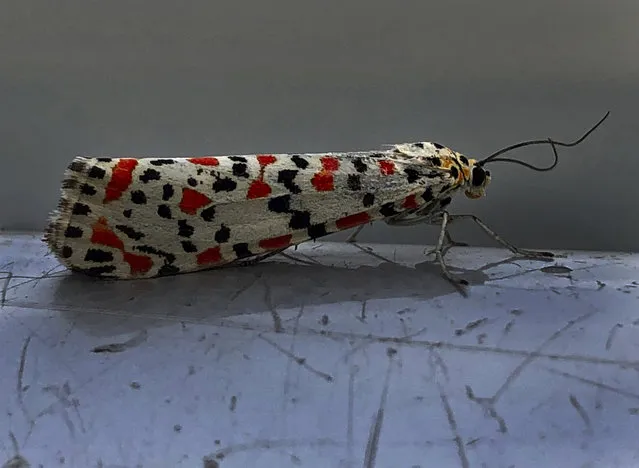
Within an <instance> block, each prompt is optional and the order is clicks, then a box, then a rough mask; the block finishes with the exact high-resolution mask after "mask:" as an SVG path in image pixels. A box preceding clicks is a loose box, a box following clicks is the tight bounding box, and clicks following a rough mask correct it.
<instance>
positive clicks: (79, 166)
mask: <svg viewBox="0 0 639 468" xmlns="http://www.w3.org/2000/svg"><path fill="white" fill-rule="evenodd" d="M86 167H87V163H85V162H83V161H72V162H71V164H69V166H68V169H69V170H70V171H73V172H82V171H84V169H85V168H86Z"/></svg>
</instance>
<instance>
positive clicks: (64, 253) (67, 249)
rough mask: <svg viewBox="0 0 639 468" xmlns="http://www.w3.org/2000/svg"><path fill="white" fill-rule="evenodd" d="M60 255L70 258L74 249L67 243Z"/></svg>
mask: <svg viewBox="0 0 639 468" xmlns="http://www.w3.org/2000/svg"><path fill="white" fill-rule="evenodd" d="M60 255H61V256H62V258H69V257H71V255H73V249H72V248H71V247H69V246H68V245H65V246H64V247H62V251H61V252H60Z"/></svg>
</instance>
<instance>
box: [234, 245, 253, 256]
mask: <svg viewBox="0 0 639 468" xmlns="http://www.w3.org/2000/svg"><path fill="white" fill-rule="evenodd" d="M233 252H235V255H236V257H237V258H246V257H252V256H253V255H254V254H253V252H251V251H250V250H249V248H248V244H247V243H246V242H241V243H239V244H233Z"/></svg>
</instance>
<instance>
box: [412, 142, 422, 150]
mask: <svg viewBox="0 0 639 468" xmlns="http://www.w3.org/2000/svg"><path fill="white" fill-rule="evenodd" d="M413 146H417V147H418V148H421V149H424V143H422V142H418V143H413Z"/></svg>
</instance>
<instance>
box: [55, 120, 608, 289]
mask: <svg viewBox="0 0 639 468" xmlns="http://www.w3.org/2000/svg"><path fill="white" fill-rule="evenodd" d="M607 116H608V114H606V116H605V117H604V118H603V119H602V120H601V121H600V122H599V123H598V124H597V125H596V126H595V127H593V128H592V129H591V130H590V131H589V132H588V133H587V134H586V135H584V136H583V137H582V138H581V139H579V140H578V141H576V142H573V143H561V142H557V141H554V140H550V139H548V140H536V141H530V142H524V143H519V144H517V145H513V146H511V147H508V148H506V149H504V150H501V151H499V152H497V153H495V154H494V155H492V156H489V157H488V158H485V159H484V160H482V161H476V160H474V159H469V158H467V157H466V156H464V155H462V154H460V153H458V152H456V151H453V150H452V149H450V148H447V147H445V146H442V145H439V144H437V143H429V142H417V143H402V144H397V145H392V146H390V147H389V148H388V149H385V150H382V151H362V152H344V153H311V154H256V155H238V156H204V157H190V158H168V159H167V158H164V159H156V158H141V159H134V158H87V157H77V158H75V159H74V160H73V161H72V162H71V164H70V165H69V166H68V168H67V171H66V174H65V178H64V182H63V184H62V196H61V200H60V203H59V206H58V209H57V210H56V211H55V212H54V213H53V214H52V216H51V219H50V223H49V226H48V228H47V232H46V234H45V239H44V240H45V241H46V242H47V243H48V245H49V247H50V249H51V251H52V252H53V253H54V254H55V255H56V256H57V257H58V258H59V259H60V261H61V262H62V263H63V264H64V265H66V266H67V267H68V268H70V269H71V270H73V271H78V272H82V273H85V274H88V275H92V276H99V277H110V278H118V279H135V278H151V277H157V276H165V275H173V274H178V273H187V272H193V271H197V270H203V269H209V268H215V267H221V266H228V265H233V264H240V265H243V264H247V263H254V262H255V261H259V260H262V259H264V258H266V257H268V256H270V255H273V254H275V253H278V252H281V251H282V250H284V249H286V248H288V247H290V246H292V245H296V244H299V243H302V242H305V241H308V240H312V239H318V238H321V237H323V236H325V235H327V234H330V233H333V232H337V231H342V230H345V229H350V228H354V227H360V229H361V227H363V226H364V225H366V224H368V223H370V222H372V221H376V220H384V221H386V222H387V223H388V224H391V225H408V224H416V223H422V222H426V223H435V224H440V225H441V234H440V236H439V241H438V244H437V247H436V248H435V251H434V252H435V254H436V256H437V259H438V261H439V263H440V265H441V267H442V270H443V273H444V276H445V277H446V278H448V279H449V280H451V281H453V282H455V283H457V284H465V281H464V280H461V279H458V278H456V277H454V276H453V275H452V274H450V272H449V271H448V269H447V267H446V264H445V262H444V258H443V257H444V255H445V252H446V251H447V249H448V248H449V247H450V246H452V245H456V244H457V243H455V242H454V241H452V239H451V238H450V236H449V235H448V231H447V225H448V224H450V223H451V222H452V221H453V220H455V219H459V218H464V217H465V218H472V219H473V220H475V221H476V222H477V223H478V224H479V225H480V226H481V227H482V228H484V230H486V231H487V232H488V233H489V234H491V235H493V237H495V238H496V239H497V240H498V241H499V242H500V243H501V244H502V245H504V246H506V247H507V248H509V249H510V250H511V251H513V252H514V253H516V254H519V255H524V256H528V257H535V258H536V257H548V256H552V254H550V253H545V252H541V253H540V252H531V251H523V250H520V249H517V248H515V247H514V246H512V245H511V244H509V243H508V242H506V241H504V240H503V239H501V238H500V237H499V236H497V235H496V234H495V233H493V232H492V231H491V230H490V229H488V227H486V226H485V225H484V224H483V223H482V222H481V221H480V220H479V219H477V218H476V217H474V216H471V215H450V214H448V212H447V211H446V206H447V205H448V204H449V203H450V201H451V199H452V197H453V196H454V195H455V194H456V193H458V192H460V191H463V192H464V193H465V194H466V196H468V197H470V198H480V197H482V196H484V194H485V190H486V186H487V185H488V183H489V182H490V180H491V176H490V173H489V171H487V170H486V169H485V168H484V165H485V164H486V163H488V162H494V161H508V162H515V163H518V164H522V165H524V166H526V167H529V168H531V169H535V170H541V171H544V170H550V169H552V168H553V167H554V166H555V165H556V164H557V152H556V146H574V145H576V144H577V143H579V142H580V141H582V140H583V139H585V138H586V136H588V134H589V133H590V132H592V131H593V130H594V129H595V128H596V127H597V126H598V125H599V124H600V123H601V122H603V120H604V119H605V118H606V117H607ZM530 144H550V145H552V148H553V151H554V154H555V162H554V164H553V165H552V166H551V167H549V168H537V167H535V166H532V165H530V164H528V163H525V162H521V161H518V160H514V159H508V158H498V157H497V156H499V155H500V154H503V153H504V152H506V151H509V150H511V149H515V148H518V147H521V146H525V145H530ZM357 232H359V229H358V231H357ZM351 237H352V238H353V237H354V236H351Z"/></svg>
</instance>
